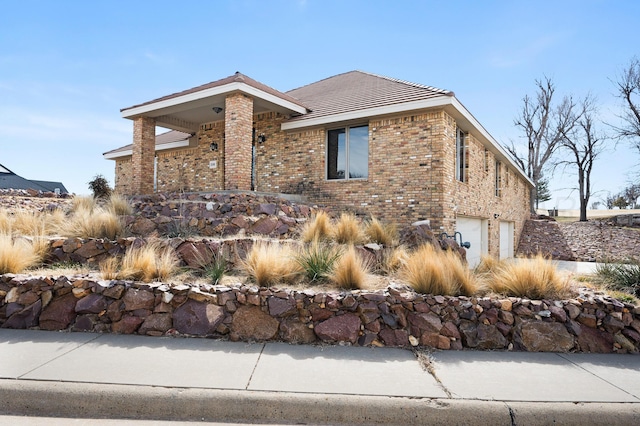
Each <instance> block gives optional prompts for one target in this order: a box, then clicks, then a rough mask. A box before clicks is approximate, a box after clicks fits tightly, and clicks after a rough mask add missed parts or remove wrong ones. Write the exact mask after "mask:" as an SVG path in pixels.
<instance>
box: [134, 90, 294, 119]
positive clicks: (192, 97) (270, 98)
mask: <svg viewBox="0 0 640 426" xmlns="http://www.w3.org/2000/svg"><path fill="white" fill-rule="evenodd" d="M233 92H242V93H245V94H247V95H249V96H251V97H255V98H259V99H262V100H264V101H267V102H270V103H272V104H275V105H278V106H280V107H283V108H286V109H288V110H291V111H294V112H297V113H298V114H304V113H306V112H307V109H306V108H305V107H303V106H300V105H297V104H295V103H293V102H290V101H287V100H285V99H282V98H280V97H278V96H275V95H272V94H271V93H267V92H265V91H263V90H260V89H256V88H255V87H253V86H249V85H248V84H246V83H242V82H232V83H229V84H225V85H223V86H217V87H211V88H209V89H205V90H200V91H198V92H193V93H188V94H186V95H182V96H177V97H175V98H170V99H165V100H162V101H158V102H153V103H151V104H146V105H141V106H138V107H133V108H129V109H126V110H124V111H122V117H123V118H135V117H137V116H140V115H145V114H149V113H152V112H158V111H159V110H162V109H164V108H169V107H174V106H179V105H181V104H186V103H189V102H194V101H198V100H201V99H205V98H208V97H213V96H217V95H224V94H228V93H233ZM160 115H162V114H161V113H160Z"/></svg>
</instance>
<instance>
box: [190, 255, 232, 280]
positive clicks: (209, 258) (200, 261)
mask: <svg viewBox="0 0 640 426" xmlns="http://www.w3.org/2000/svg"><path fill="white" fill-rule="evenodd" d="M193 255H194V258H195V261H196V263H197V265H198V268H199V272H200V275H202V276H203V277H206V278H207V279H208V280H209V281H210V282H211V283H212V284H218V282H220V280H221V279H222V277H223V276H224V274H225V273H226V272H227V269H228V265H227V261H226V259H225V258H224V256H222V254H220V253H219V252H218V253H215V252H214V251H213V250H211V249H210V248H209V247H207V248H206V250H205V253H203V252H201V251H199V250H195V251H194V252H193Z"/></svg>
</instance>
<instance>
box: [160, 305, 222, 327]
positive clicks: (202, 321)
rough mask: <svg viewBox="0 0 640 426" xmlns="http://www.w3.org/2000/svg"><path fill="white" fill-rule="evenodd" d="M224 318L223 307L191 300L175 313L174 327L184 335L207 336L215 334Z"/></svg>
mask: <svg viewBox="0 0 640 426" xmlns="http://www.w3.org/2000/svg"><path fill="white" fill-rule="evenodd" d="M224 317H225V312H224V308H222V307H221V306H217V305H214V304H211V303H205V302H197V301H195V300H193V299H189V300H187V301H186V302H185V303H184V304H183V305H182V306H180V307H178V308H176V310H175V312H174V313H173V327H174V328H175V329H176V330H178V331H179V332H180V333H183V334H193V335H197V336H207V335H210V334H213V333H214V332H215V330H216V328H218V325H220V323H221V322H222V320H224ZM165 331H166V330H165Z"/></svg>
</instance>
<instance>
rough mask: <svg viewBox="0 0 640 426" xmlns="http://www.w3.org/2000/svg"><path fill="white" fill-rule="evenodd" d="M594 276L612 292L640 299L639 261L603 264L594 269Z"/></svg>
mask: <svg viewBox="0 0 640 426" xmlns="http://www.w3.org/2000/svg"><path fill="white" fill-rule="evenodd" d="M596 274H597V275H598V277H599V278H600V279H602V280H603V281H605V282H606V283H607V284H608V286H609V287H610V288H612V289H614V290H618V291H623V292H626V293H629V294H633V295H635V296H636V297H640V260H637V259H631V260H630V261H629V263H603V264H599V265H598V266H597V268H596Z"/></svg>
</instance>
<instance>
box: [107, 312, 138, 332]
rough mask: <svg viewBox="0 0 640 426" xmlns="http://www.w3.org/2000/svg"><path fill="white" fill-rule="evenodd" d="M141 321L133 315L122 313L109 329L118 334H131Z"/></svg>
mask: <svg viewBox="0 0 640 426" xmlns="http://www.w3.org/2000/svg"><path fill="white" fill-rule="evenodd" d="M143 321H144V319H142V318H140V317H137V316H135V315H124V316H123V317H122V319H121V320H120V321H118V322H115V323H113V325H112V326H111V330H112V331H113V332H114V333H118V334H133V333H135V332H136V330H137V329H138V327H140V324H142V322H143Z"/></svg>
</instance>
